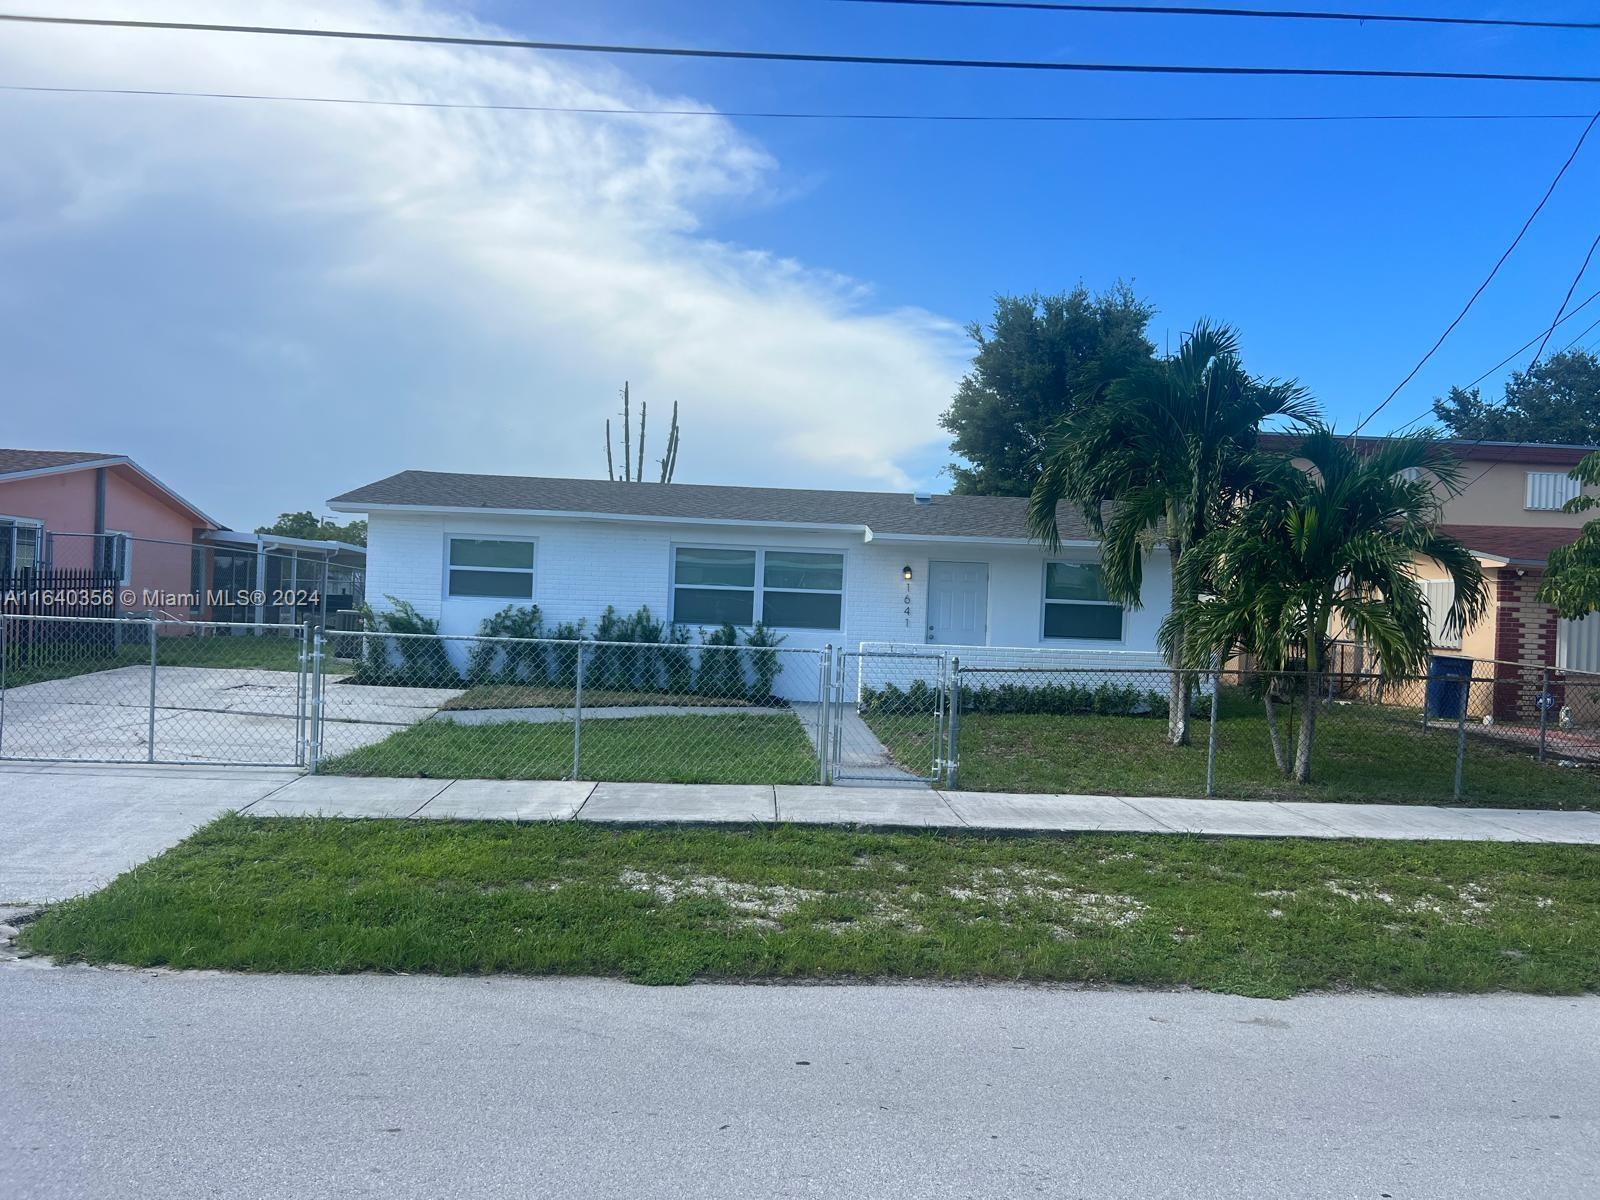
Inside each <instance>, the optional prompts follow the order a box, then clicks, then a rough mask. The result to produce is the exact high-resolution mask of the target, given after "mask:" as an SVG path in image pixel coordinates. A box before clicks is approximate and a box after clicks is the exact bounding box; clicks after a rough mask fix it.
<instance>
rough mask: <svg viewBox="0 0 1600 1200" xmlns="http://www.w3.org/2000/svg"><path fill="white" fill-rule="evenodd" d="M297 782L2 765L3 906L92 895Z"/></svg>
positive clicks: (253, 774) (223, 770) (201, 771)
mask: <svg viewBox="0 0 1600 1200" xmlns="http://www.w3.org/2000/svg"><path fill="white" fill-rule="evenodd" d="M298 778H299V775H298V773H296V772H294V771H286V770H262V769H258V768H253V767H216V768H211V769H207V768H204V767H162V766H155V767H129V766H89V765H73V764H62V763H55V764H25V763H3V764H0V905H5V904H40V903H46V902H49V901H54V900H64V899H66V898H67V897H69V896H75V895H79V894H80V893H83V892H92V891H94V890H95V889H96V888H100V887H103V886H104V885H105V884H107V883H109V882H110V881H111V880H112V879H114V878H116V877H117V876H118V875H120V874H122V873H123V872H124V871H126V870H128V869H129V868H131V867H135V866H137V865H138V864H139V863H142V862H144V861H145V860H146V859H148V858H152V857H154V856H155V855H157V854H160V853H161V852H162V851H163V850H166V849H168V848H169V847H171V846H174V845H176V844H177V843H178V842H181V841H182V840H183V839H184V838H186V837H188V836H189V834H190V833H192V832H193V831H194V829H195V827H196V826H199V825H204V824H205V823H206V822H207V821H210V820H211V819H212V818H213V817H215V816H217V815H218V814H219V813H222V812H225V811H227V810H228V809H230V808H235V809H237V808H243V807H244V806H245V805H247V804H253V803H255V802H256V801H257V800H261V799H264V798H266V797H267V796H270V795H272V793H274V792H276V791H277V790H278V789H279V788H281V787H283V786H284V785H286V784H288V783H291V782H293V781H294V780H296V779H298Z"/></svg>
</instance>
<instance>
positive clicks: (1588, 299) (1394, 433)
mask: <svg viewBox="0 0 1600 1200" xmlns="http://www.w3.org/2000/svg"><path fill="white" fill-rule="evenodd" d="M1597 299H1600V288H1596V289H1595V290H1594V291H1592V292H1590V293H1589V294H1588V295H1587V296H1585V297H1584V298H1583V302H1582V303H1580V304H1575V305H1573V306H1572V307H1571V308H1569V309H1568V310H1567V312H1566V315H1565V316H1563V317H1562V318H1561V319H1560V320H1559V321H1557V322H1556V324H1557V325H1558V326H1560V325H1565V324H1566V323H1567V322H1568V321H1570V320H1572V318H1573V317H1575V316H1577V315H1578V314H1579V313H1581V312H1582V311H1583V310H1584V309H1586V308H1588V307H1589V305H1591V304H1593V303H1594V302H1595V300H1597ZM1596 326H1600V317H1596V318H1595V319H1594V320H1593V321H1591V322H1590V323H1589V325H1588V327H1587V328H1586V329H1584V330H1583V332H1582V333H1580V334H1578V336H1577V337H1575V338H1573V339H1572V340H1571V341H1570V342H1568V343H1567V344H1566V345H1565V346H1563V347H1561V349H1562V351H1567V350H1571V349H1572V348H1573V347H1574V346H1576V345H1577V344H1578V343H1579V342H1581V341H1582V340H1583V339H1584V338H1586V337H1588V336H1589V333H1590V331H1591V330H1593V329H1594V328H1595V327H1596ZM1543 336H1544V333H1543V331H1541V332H1539V333H1536V334H1534V335H1533V336H1532V337H1531V338H1529V339H1528V340H1527V341H1525V342H1523V343H1522V345H1520V346H1518V347H1517V348H1516V349H1515V350H1513V351H1512V352H1511V353H1510V354H1508V355H1506V356H1505V357H1504V358H1502V359H1501V360H1500V361H1499V362H1497V363H1495V365H1494V366H1492V367H1490V368H1489V369H1488V370H1487V371H1485V372H1484V373H1483V374H1482V375H1479V376H1478V377H1477V378H1476V379H1474V380H1473V381H1472V382H1471V383H1469V384H1467V385H1466V386H1464V387H1463V388H1462V389H1461V390H1462V391H1464V392H1470V391H1471V390H1472V389H1473V388H1475V387H1477V386H1478V385H1479V384H1480V383H1482V382H1483V381H1484V380H1485V379H1487V378H1489V376H1491V375H1493V374H1494V373H1495V372H1496V371H1498V370H1499V369H1500V368H1501V367H1503V366H1505V365H1506V364H1507V363H1509V362H1510V361H1511V360H1512V359H1513V358H1515V357H1517V355H1519V354H1521V353H1522V352H1523V351H1524V350H1526V349H1528V347H1529V346H1532V345H1533V344H1534V343H1535V342H1537V341H1538V340H1539V339H1540V338H1541V337H1543ZM1437 415H1438V414H1437V413H1435V412H1434V411H1433V405H1431V404H1430V405H1429V406H1428V409H1427V411H1426V412H1422V413H1418V414H1417V415H1416V416H1414V417H1412V418H1411V420H1409V421H1407V422H1406V423H1405V424H1404V425H1401V426H1400V427H1399V428H1398V429H1394V430H1391V431H1390V432H1389V434H1388V435H1387V436H1389V437H1399V436H1401V435H1402V434H1404V433H1406V432H1408V431H1409V430H1410V429H1411V428H1412V427H1413V426H1415V425H1418V424H1420V423H1421V422H1423V421H1426V420H1427V419H1428V418H1429V417H1433V416H1437Z"/></svg>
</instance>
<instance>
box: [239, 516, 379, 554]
mask: <svg viewBox="0 0 1600 1200" xmlns="http://www.w3.org/2000/svg"><path fill="white" fill-rule="evenodd" d="M256 532H257V533H275V534H277V535H278V536H279V537H293V538H307V539H309V540H312V541H326V542H349V543H350V544H351V545H352V546H365V545H366V544H367V523H366V522H365V521H351V522H349V523H348V524H345V525H340V524H338V523H337V522H335V521H334V519H333V518H332V517H318V516H316V515H315V514H313V513H311V512H286V513H279V514H278V519H277V520H276V521H274V522H273V523H272V524H271V525H260V526H257V527H256Z"/></svg>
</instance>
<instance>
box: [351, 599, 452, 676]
mask: <svg viewBox="0 0 1600 1200" xmlns="http://www.w3.org/2000/svg"><path fill="white" fill-rule="evenodd" d="M384 599H386V600H388V601H389V603H390V605H392V607H391V608H390V609H389V610H388V611H387V612H381V613H374V612H373V611H372V609H371V608H367V609H366V610H365V613H364V616H365V617H366V623H367V627H368V628H369V629H371V630H374V631H376V632H379V633H395V634H407V635H412V636H406V637H396V638H379V637H369V638H367V639H365V640H366V653H365V654H364V655H363V656H362V661H361V664H360V666H358V667H357V668H356V670H355V673H354V674H353V675H352V676H351V677H350V681H351V682H352V683H364V684H381V685H384V686H387V687H459V686H460V685H461V682H462V680H461V672H460V671H458V670H456V667H455V664H454V663H452V662H451V661H450V656H449V654H448V653H446V651H445V646H444V641H443V639H441V638H440V637H439V622H438V621H436V620H435V619H434V618H432V617H425V616H423V615H422V614H421V613H419V612H418V611H417V609H416V606H415V605H413V604H412V603H411V602H410V601H409V600H399V599H396V598H395V597H394V596H385V597H384ZM396 658H398V659H399V662H398V663H396V662H395V659H396Z"/></svg>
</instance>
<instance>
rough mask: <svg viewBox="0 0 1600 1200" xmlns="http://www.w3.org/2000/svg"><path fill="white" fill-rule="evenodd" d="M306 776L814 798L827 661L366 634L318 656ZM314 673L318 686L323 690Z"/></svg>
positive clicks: (340, 636) (719, 649) (774, 649)
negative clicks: (336, 668)
mask: <svg viewBox="0 0 1600 1200" xmlns="http://www.w3.org/2000/svg"><path fill="white" fill-rule="evenodd" d="M321 653H322V654H323V655H324V656H325V657H326V659H327V661H329V662H332V663H337V664H339V665H340V666H341V667H342V668H343V669H344V670H345V671H346V672H347V673H346V674H343V675H342V676H339V677H327V682H326V683H324V684H322V685H321V686H319V687H317V688H316V689H315V692H314V695H313V707H314V720H315V723H316V744H317V747H318V758H317V762H316V769H317V770H319V771H325V772H329V773H341V774H358V775H434V776H457V775H465V776H474V777H480V778H483V777H487V778H498V779H606V780H629V781H639V782H682V783H769V782H772V783H816V782H820V781H821V779H822V775H823V771H822V762H823V749H822V747H823V746H824V745H825V741H826V737H825V730H824V728H823V719H824V717H823V710H824V708H825V700H826V696H825V690H824V689H825V682H824V681H825V675H826V667H827V655H826V652H821V651H817V650H790V649H785V648H783V647H780V646H721V645H691V644H689V643H687V642H672V641H668V642H604V641H593V640H563V639H553V638H507V637H493V638H491V637H467V636H459V637H455V636H447V635H437V634H397V633H377V632H350V633H332V634H330V635H328V637H327V638H326V640H325V642H324V643H323V644H322V646H321ZM324 677H325V673H323V672H319V673H318V676H317V678H319V679H322V678H324Z"/></svg>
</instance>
